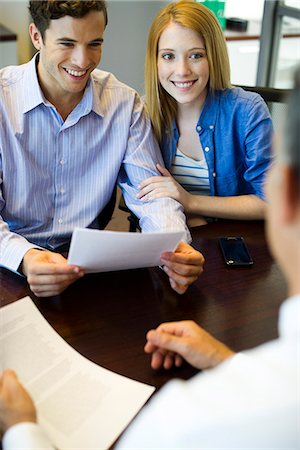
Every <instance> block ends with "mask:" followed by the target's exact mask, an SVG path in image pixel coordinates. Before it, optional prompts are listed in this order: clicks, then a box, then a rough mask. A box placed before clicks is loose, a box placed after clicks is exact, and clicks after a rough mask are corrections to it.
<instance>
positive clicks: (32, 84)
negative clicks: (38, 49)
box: [23, 53, 46, 113]
mask: <svg viewBox="0 0 300 450" xmlns="http://www.w3.org/2000/svg"><path fill="white" fill-rule="evenodd" d="M38 55H39V53H37V54H36V55H34V57H33V58H32V59H31V61H29V63H27V64H26V68H25V72H24V78H23V80H24V86H23V113H26V112H28V111H31V110H32V109H34V108H36V107H37V106H38V105H40V104H41V103H44V104H45V102H46V99H45V97H44V95H43V92H42V90H41V88H40V85H39V81H38V77H37V69H36V66H37V62H38V58H39V56H38Z"/></svg>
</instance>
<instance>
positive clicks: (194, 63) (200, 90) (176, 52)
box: [157, 22, 209, 105]
mask: <svg viewBox="0 0 300 450" xmlns="http://www.w3.org/2000/svg"><path fill="white" fill-rule="evenodd" d="M157 69H158V78H159V81H160V83H161V85H162V87H163V88H164V89H165V90H166V91H167V92H168V94H170V95H171V96H172V97H173V98H174V99H175V100H176V101H177V102H178V103H179V104H194V103H195V105H199V101H200V102H202V103H203V102H204V100H205V97H206V94H207V86H208V80H209V67H208V61H207V56H206V50H205V46H204V42H203V39H202V38H201V37H200V35H199V34H198V33H196V32H195V31H193V30H191V29H189V28H185V27H182V26H181V25H178V24H176V23H174V22H170V24H169V25H168V26H167V28H166V29H165V30H164V31H163V33H162V35H161V37H160V39H159V42H158V57H157Z"/></svg>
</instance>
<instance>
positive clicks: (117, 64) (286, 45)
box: [0, 0, 300, 94]
mask: <svg viewBox="0 0 300 450" xmlns="http://www.w3.org/2000/svg"><path fill="white" fill-rule="evenodd" d="M268 1H272V0H268ZM167 3H169V2H168V1H156V0H135V1H126V0H108V2H107V4H108V20H109V21H108V27H107V29H106V31H105V36H104V38H105V43H104V48H103V57H102V61H101V68H102V69H103V70H107V71H110V72H113V73H114V74H115V75H116V76H117V77H118V78H119V79H120V80H121V81H123V82H125V83H126V84H129V85H130V86H132V87H133V88H135V89H136V90H137V91H138V92H139V93H140V94H143V92H144V88H143V71H144V59H145V48H146V41H147V34H148V29H149V26H150V24H151V21H152V19H153V17H154V16H155V14H156V13H157V11H158V10H159V9H160V8H162V7H163V6H164V5H165V4H167ZM264 3H265V2H264V0H251V2H246V1H243V2H242V1H240V0H226V2H225V17H227V18H228V17H238V18H242V19H247V20H248V21H249V24H248V31H249V30H252V29H253V30H254V32H253V33H252V31H251V33H252V34H254V35H256V36H255V38H254V39H249V38H247V39H242V40H228V41H227V43H228V49H229V55H230V62H231V68H232V74H231V75H232V82H233V83H235V84H246V85H255V82H256V73H257V64H258V54H259V47H260V40H259V35H260V30H261V22H262V18H263V11H264ZM27 4H28V1H27V0H19V1H9V0H0V18H1V19H0V22H1V24H2V25H4V26H5V27H7V28H8V29H10V30H11V31H12V32H13V33H15V34H16V36H17V40H16V41H15V42H12V43H10V44H9V43H8V42H5V43H4V42H0V67H3V66H5V65H8V64H22V63H24V62H27V61H28V60H29V59H30V58H31V56H32V54H33V52H34V49H33V47H32V45H31V42H30V39H29V36H28V24H29V21H30V18H29V13H28V11H27ZM284 4H285V5H289V6H293V7H297V8H298V9H299V7H300V4H299V0H290V1H285V2H284ZM250 27H251V28H250ZM284 28H285V33H288V34H290V36H289V38H288V39H287V38H285V39H282V42H281V45H280V49H279V56H278V59H279V61H278V73H277V75H276V80H275V82H274V86H275V87H283V88H284V87H290V75H291V73H292V70H293V67H294V66H295V65H296V63H297V61H298V62H299V61H300V37H299V36H300V22H299V20H298V21H297V20H295V19H287V18H284ZM229 34H230V33H229ZM297 34H298V36H297ZM248 37H249V36H248Z"/></svg>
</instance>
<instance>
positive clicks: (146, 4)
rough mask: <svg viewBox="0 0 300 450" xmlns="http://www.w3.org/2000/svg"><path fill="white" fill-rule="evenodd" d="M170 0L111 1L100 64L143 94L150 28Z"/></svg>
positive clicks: (109, 2)
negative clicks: (158, 12) (153, 20)
mask: <svg viewBox="0 0 300 450" xmlns="http://www.w3.org/2000/svg"><path fill="white" fill-rule="evenodd" d="M167 3H168V2H167V1H151V0H150V1H112V0H110V1H108V26H107V29H106V31H105V35H104V45H103V56H102V61H101V64H100V66H101V68H102V69H103V70H108V71H109V72H112V73H114V74H115V75H116V76H117V77H118V78H119V79H120V80H121V81H123V82H124V83H126V84H129V85H130V86H132V87H133V88H134V89H136V90H137V91H138V92H139V93H141V94H143V92H144V88H143V79H144V61H145V50H146V42H147V35H148V29H149V26H150V25H151V22H152V19H153V18H154V16H155V14H156V13H157V11H159V10H160V9H161V8H162V7H163V6H164V5H166V4H167Z"/></svg>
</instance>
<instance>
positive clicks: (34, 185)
mask: <svg viewBox="0 0 300 450" xmlns="http://www.w3.org/2000/svg"><path fill="white" fill-rule="evenodd" d="M29 4H30V5H29V10H30V13H31V16H32V19H33V23H31V24H30V27H29V33H30V37H31V40H32V43H33V45H34V47H35V48H36V49H37V51H38V52H37V54H36V55H35V56H34V57H33V59H32V60H31V61H30V62H29V63H27V64H24V65H22V66H17V67H12V66H11V67H7V68H4V69H2V70H1V71H0V115H1V123H0V264H1V265H3V266H6V267H7V268H8V269H11V270H15V271H18V270H19V271H22V272H23V273H24V274H25V275H26V276H27V280H28V283H29V285H30V288H31V289H32V291H33V292H34V293H35V294H36V295H37V296H41V297H45V296H51V295H57V294H59V293H61V292H62V291H63V290H64V289H65V288H66V287H67V286H69V285H70V284H71V283H72V282H74V281H76V280H77V279H78V278H80V277H81V276H83V275H84V271H83V270H82V269H81V268H80V267H77V266H70V265H68V264H67V261H66V259H65V258H64V257H63V256H61V254H60V253H59V251H60V250H62V249H63V248H65V247H66V246H67V245H68V244H69V242H70V238H71V235H72V231H73V229H74V228H75V227H92V228H99V227H100V224H99V214H100V213H101V211H103V209H104V208H105V206H106V205H107V203H108V202H109V200H110V198H111V196H112V193H113V190H114V186H115V184H116V182H118V184H119V186H120V187H121V188H122V191H123V195H124V197H125V201H126V203H127V205H128V207H129V208H130V209H131V210H132V211H133V212H134V213H135V214H136V215H137V216H138V217H139V218H140V225H141V228H142V230H143V231H144V232H155V231H174V230H184V231H185V234H186V241H187V242H188V241H189V239H190V235H189V232H188V230H187V227H186V223H185V216H184V214H183V210H182V207H181V205H180V204H179V203H178V202H176V201H174V200H172V199H161V200H159V201H152V202H148V203H147V205H146V204H142V203H141V201H140V200H139V199H137V194H138V186H139V184H140V183H141V181H142V180H143V179H145V178H147V177H149V176H153V175H157V169H156V164H157V163H159V164H162V159H161V155H160V151H159V148H158V146H157V143H156V141H155V140H154V138H153V135H152V130H151V125H150V121H149V118H148V116H147V114H146V112H145V110H144V107H143V104H142V102H141V100H140V98H139V97H138V95H137V94H136V92H135V91H134V90H133V89H131V88H129V87H127V86H125V85H124V84H122V83H120V82H119V81H118V80H117V79H116V78H115V77H114V76H113V75H112V74H110V73H107V72H103V71H100V70H98V69H96V67H97V66H98V64H99V62H100V60H101V52H102V44H103V39H104V31H105V27H106V25H107V11H106V4H105V2H104V1H84V2H83V1H31V2H29ZM12 174H17V176H16V177H13V175H12ZM161 261H162V264H163V266H164V270H165V272H166V274H167V275H168V277H169V279H170V284H171V286H172V288H173V289H174V290H176V291H177V292H178V293H183V292H185V290H186V289H187V287H188V286H189V284H191V283H192V282H193V281H195V280H196V278H197V277H198V275H199V274H200V273H201V272H202V266H203V262H204V258H203V256H202V255H201V254H200V253H199V252H197V251H196V250H194V249H193V248H192V247H191V246H190V245H188V244H187V243H184V242H182V243H180V244H179V246H178V248H177V249H176V251H175V252H173V253H167V254H163V255H162V258H161Z"/></svg>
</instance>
